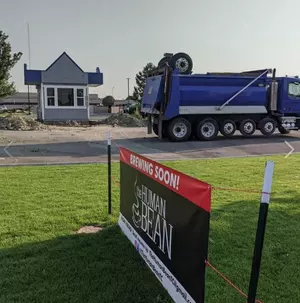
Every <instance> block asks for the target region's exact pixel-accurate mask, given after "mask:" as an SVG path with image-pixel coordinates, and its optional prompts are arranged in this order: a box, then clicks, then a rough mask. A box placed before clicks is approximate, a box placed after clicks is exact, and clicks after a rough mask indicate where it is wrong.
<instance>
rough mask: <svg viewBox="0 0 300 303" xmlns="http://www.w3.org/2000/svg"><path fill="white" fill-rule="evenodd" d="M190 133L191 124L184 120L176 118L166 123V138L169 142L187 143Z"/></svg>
mask: <svg viewBox="0 0 300 303" xmlns="http://www.w3.org/2000/svg"><path fill="white" fill-rule="evenodd" d="M191 133H192V126H191V123H190V122H189V121H188V120H187V119H184V118H176V119H174V120H172V121H171V122H170V123H168V126H167V136H168V138H169V139H170V140H171V141H175V142H183V141H187V140H188V139H189V138H190V136H191Z"/></svg>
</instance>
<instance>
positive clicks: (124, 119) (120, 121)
mask: <svg viewBox="0 0 300 303" xmlns="http://www.w3.org/2000/svg"><path fill="white" fill-rule="evenodd" d="M103 123H104V124H108V125H113V126H125V127H144V126H146V122H145V121H144V120H142V119H138V118H137V117H134V116H131V115H129V114H124V113H121V114H112V115H111V116H110V117H108V118H107V119H105V120H104V121H103Z"/></svg>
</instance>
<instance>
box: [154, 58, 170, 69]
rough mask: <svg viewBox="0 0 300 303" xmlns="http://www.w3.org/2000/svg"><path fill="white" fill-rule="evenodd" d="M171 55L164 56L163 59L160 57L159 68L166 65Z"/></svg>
mask: <svg viewBox="0 0 300 303" xmlns="http://www.w3.org/2000/svg"><path fill="white" fill-rule="evenodd" d="M169 60H170V57H163V58H162V59H160V61H159V62H158V65H157V67H158V68H164V67H165V66H166V63H167V62H169Z"/></svg>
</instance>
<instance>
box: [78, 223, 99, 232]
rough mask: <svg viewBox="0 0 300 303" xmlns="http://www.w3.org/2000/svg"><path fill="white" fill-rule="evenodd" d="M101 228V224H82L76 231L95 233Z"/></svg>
mask: <svg viewBox="0 0 300 303" xmlns="http://www.w3.org/2000/svg"><path fill="white" fill-rule="evenodd" d="M102 229H103V228H102V227H101V226H94V225H87V226H82V227H81V228H79V229H78V231H77V232H76V233H77V234H95V233H97V232H99V231H101V230H102Z"/></svg>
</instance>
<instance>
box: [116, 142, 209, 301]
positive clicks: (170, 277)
mask: <svg viewBox="0 0 300 303" xmlns="http://www.w3.org/2000/svg"><path fill="white" fill-rule="evenodd" d="M120 183H121V185H120V186H121V189H120V200H121V205H120V218H119V226H120V228H121V229H122V231H123V233H124V234H125V235H126V236H127V238H128V239H129V240H130V241H131V242H132V243H133V244H134V245H135V247H136V249H137V251H138V252H139V253H140V255H141V256H142V258H143V259H144V260H145V262H146V264H147V265H148V266H149V267H150V269H151V270H152V271H153V273H154V274H155V275H156V277H157V278H158V279H159V281H160V282H161V283H162V285H163V286H164V287H165V288H166V289H167V291H168V292H169V294H170V296H171V297H172V299H173V300H174V301H175V302H176V303H179V302H182V303H186V302H189V303H192V302H193V303H194V302H195V303H202V302H204V289H205V268H206V264H205V261H206V259H207V250H208V233H209V218H210V208H211V186H210V185H209V184H207V183H204V182H201V181H199V180H197V179H195V178H192V177H189V176H187V175H184V174H182V173H180V172H178V171H176V170H173V169H171V168H168V167H166V166H164V165H162V164H159V163H157V162H154V161H152V160H150V159H147V158H145V157H143V156H141V155H138V154H136V153H133V152H131V151H129V150H127V149H124V148H120Z"/></svg>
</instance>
